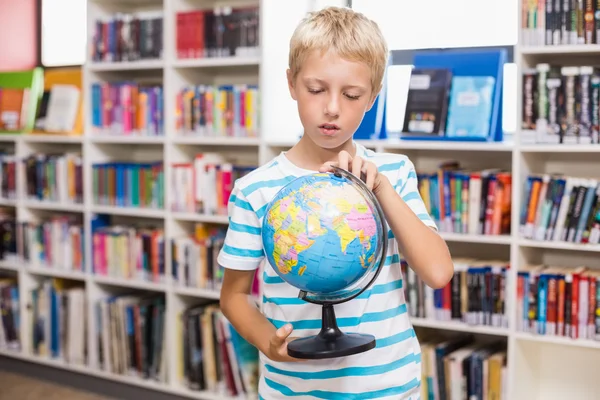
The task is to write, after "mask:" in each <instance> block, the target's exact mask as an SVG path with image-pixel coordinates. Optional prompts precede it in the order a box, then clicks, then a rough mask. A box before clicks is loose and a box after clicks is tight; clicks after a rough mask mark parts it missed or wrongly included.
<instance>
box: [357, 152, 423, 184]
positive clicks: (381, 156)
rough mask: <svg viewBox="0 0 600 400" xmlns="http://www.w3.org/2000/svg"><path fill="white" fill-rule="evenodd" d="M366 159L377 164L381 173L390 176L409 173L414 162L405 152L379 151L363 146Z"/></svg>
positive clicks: (395, 176) (398, 176) (394, 176)
mask: <svg viewBox="0 0 600 400" xmlns="http://www.w3.org/2000/svg"><path fill="white" fill-rule="evenodd" d="M363 155H364V157H365V159H367V160H368V161H371V162H372V163H373V164H375V165H376V166H377V169H378V170H379V173H384V174H385V175H387V176H388V177H389V178H392V177H393V178H400V177H403V176H406V175H408V174H409V173H410V172H411V171H412V170H413V169H414V164H413V162H412V161H411V159H410V158H409V157H408V156H407V155H405V154H399V153H386V152H377V151H374V150H370V149H366V148H363Z"/></svg>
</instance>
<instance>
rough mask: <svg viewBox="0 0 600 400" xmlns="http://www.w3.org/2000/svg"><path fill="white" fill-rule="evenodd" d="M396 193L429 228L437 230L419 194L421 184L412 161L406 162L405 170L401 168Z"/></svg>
mask: <svg viewBox="0 0 600 400" xmlns="http://www.w3.org/2000/svg"><path fill="white" fill-rule="evenodd" d="M394 187H395V189H396V192H397V193H398V194H399V195H400V197H402V200H404V202H405V203H406V204H407V205H408V206H409V207H410V209H411V210H412V211H413V212H414V213H415V214H416V216H417V217H419V219H420V220H421V221H422V222H423V223H424V224H425V225H427V226H430V227H432V228H434V229H435V230H437V229H438V228H437V225H436V224H435V222H434V221H433V218H431V215H429V211H428V210H427V207H425V202H424V201H423V199H422V198H421V194H420V193H419V182H418V180H417V171H416V170H415V166H414V164H413V163H412V161H410V160H406V163H405V164H404V167H403V168H400V171H399V176H398V180H397V181H396V184H395V186H394Z"/></svg>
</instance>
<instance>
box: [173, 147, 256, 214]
mask: <svg viewBox="0 0 600 400" xmlns="http://www.w3.org/2000/svg"><path fill="white" fill-rule="evenodd" d="M252 169H253V167H252V166H241V165H233V164H232V163H230V162H228V161H227V160H226V159H224V158H222V157H219V156H216V155H213V154H204V153H200V154H197V155H196V156H195V157H194V160H193V161H192V162H184V163H173V164H172V165H171V182H172V184H171V187H172V190H173V192H174V196H173V203H172V204H171V209H172V210H173V211H179V212H195V213H201V214H207V215H227V204H228V202H229V197H230V195H231V191H232V190H233V183H234V182H235V181H236V180H237V179H239V178H241V177H242V176H244V175H246V174H248V173H249V172H250V171H252Z"/></svg>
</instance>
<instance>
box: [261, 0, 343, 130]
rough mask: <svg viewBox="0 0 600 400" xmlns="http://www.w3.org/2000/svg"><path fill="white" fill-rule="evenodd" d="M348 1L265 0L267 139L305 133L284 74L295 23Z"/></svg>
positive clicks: (263, 40)
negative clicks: (315, 11) (313, 13)
mask: <svg viewBox="0 0 600 400" xmlns="http://www.w3.org/2000/svg"><path fill="white" fill-rule="evenodd" d="M345 4H346V1H345V0H293V1H288V0H285V1H282V0H262V5H261V9H262V15H261V21H260V23H261V38H260V39H261V45H262V46H261V50H262V55H263V57H262V58H263V61H262V63H261V66H260V82H261V89H260V91H261V115H262V118H261V125H262V130H261V133H262V134H264V135H265V137H266V138H267V140H271V141H272V140H286V139H292V140H293V139H296V138H297V137H298V136H299V135H300V134H301V133H302V124H301V123H300V119H299V117H298V112H297V108H296V102H295V101H294V100H292V98H291V97H290V93H289V91H288V87H287V81H286V75H285V71H286V69H287V67H288V51H289V41H290V37H291V36H292V33H293V32H294V29H295V28H296V25H297V24H298V23H299V22H300V20H302V18H303V17H304V16H305V15H306V13H307V12H309V11H311V10H316V9H321V8H323V7H327V6H330V5H337V6H343V5H345Z"/></svg>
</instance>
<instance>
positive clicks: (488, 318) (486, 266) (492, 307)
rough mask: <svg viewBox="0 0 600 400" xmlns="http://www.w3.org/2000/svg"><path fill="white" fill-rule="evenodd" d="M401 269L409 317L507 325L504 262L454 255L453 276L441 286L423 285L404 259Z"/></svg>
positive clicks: (508, 265) (494, 325) (499, 325)
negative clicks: (435, 287)
mask: <svg viewBox="0 0 600 400" xmlns="http://www.w3.org/2000/svg"><path fill="white" fill-rule="evenodd" d="M401 268H402V273H403V276H404V277H406V278H405V282H406V285H405V286H404V293H405V298H406V302H407V304H408V311H409V315H410V316H411V317H417V318H426V319H429V320H435V321H457V322H462V323H465V324H468V325H477V326H492V327H497V328H508V315H507V312H506V311H507V310H506V300H505V299H506V286H507V279H508V269H509V268H510V263H509V262H508V261H501V260H477V259H467V258H457V259H455V260H454V276H453V277H452V279H451V280H450V282H449V283H448V284H447V285H446V286H445V287H443V288H441V289H432V288H431V287H429V286H427V285H426V284H425V283H424V282H423V281H422V280H421V278H419V277H418V276H417V275H416V274H415V272H414V271H413V270H412V269H411V268H409V266H408V264H407V263H406V262H405V261H402V263H401Z"/></svg>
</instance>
